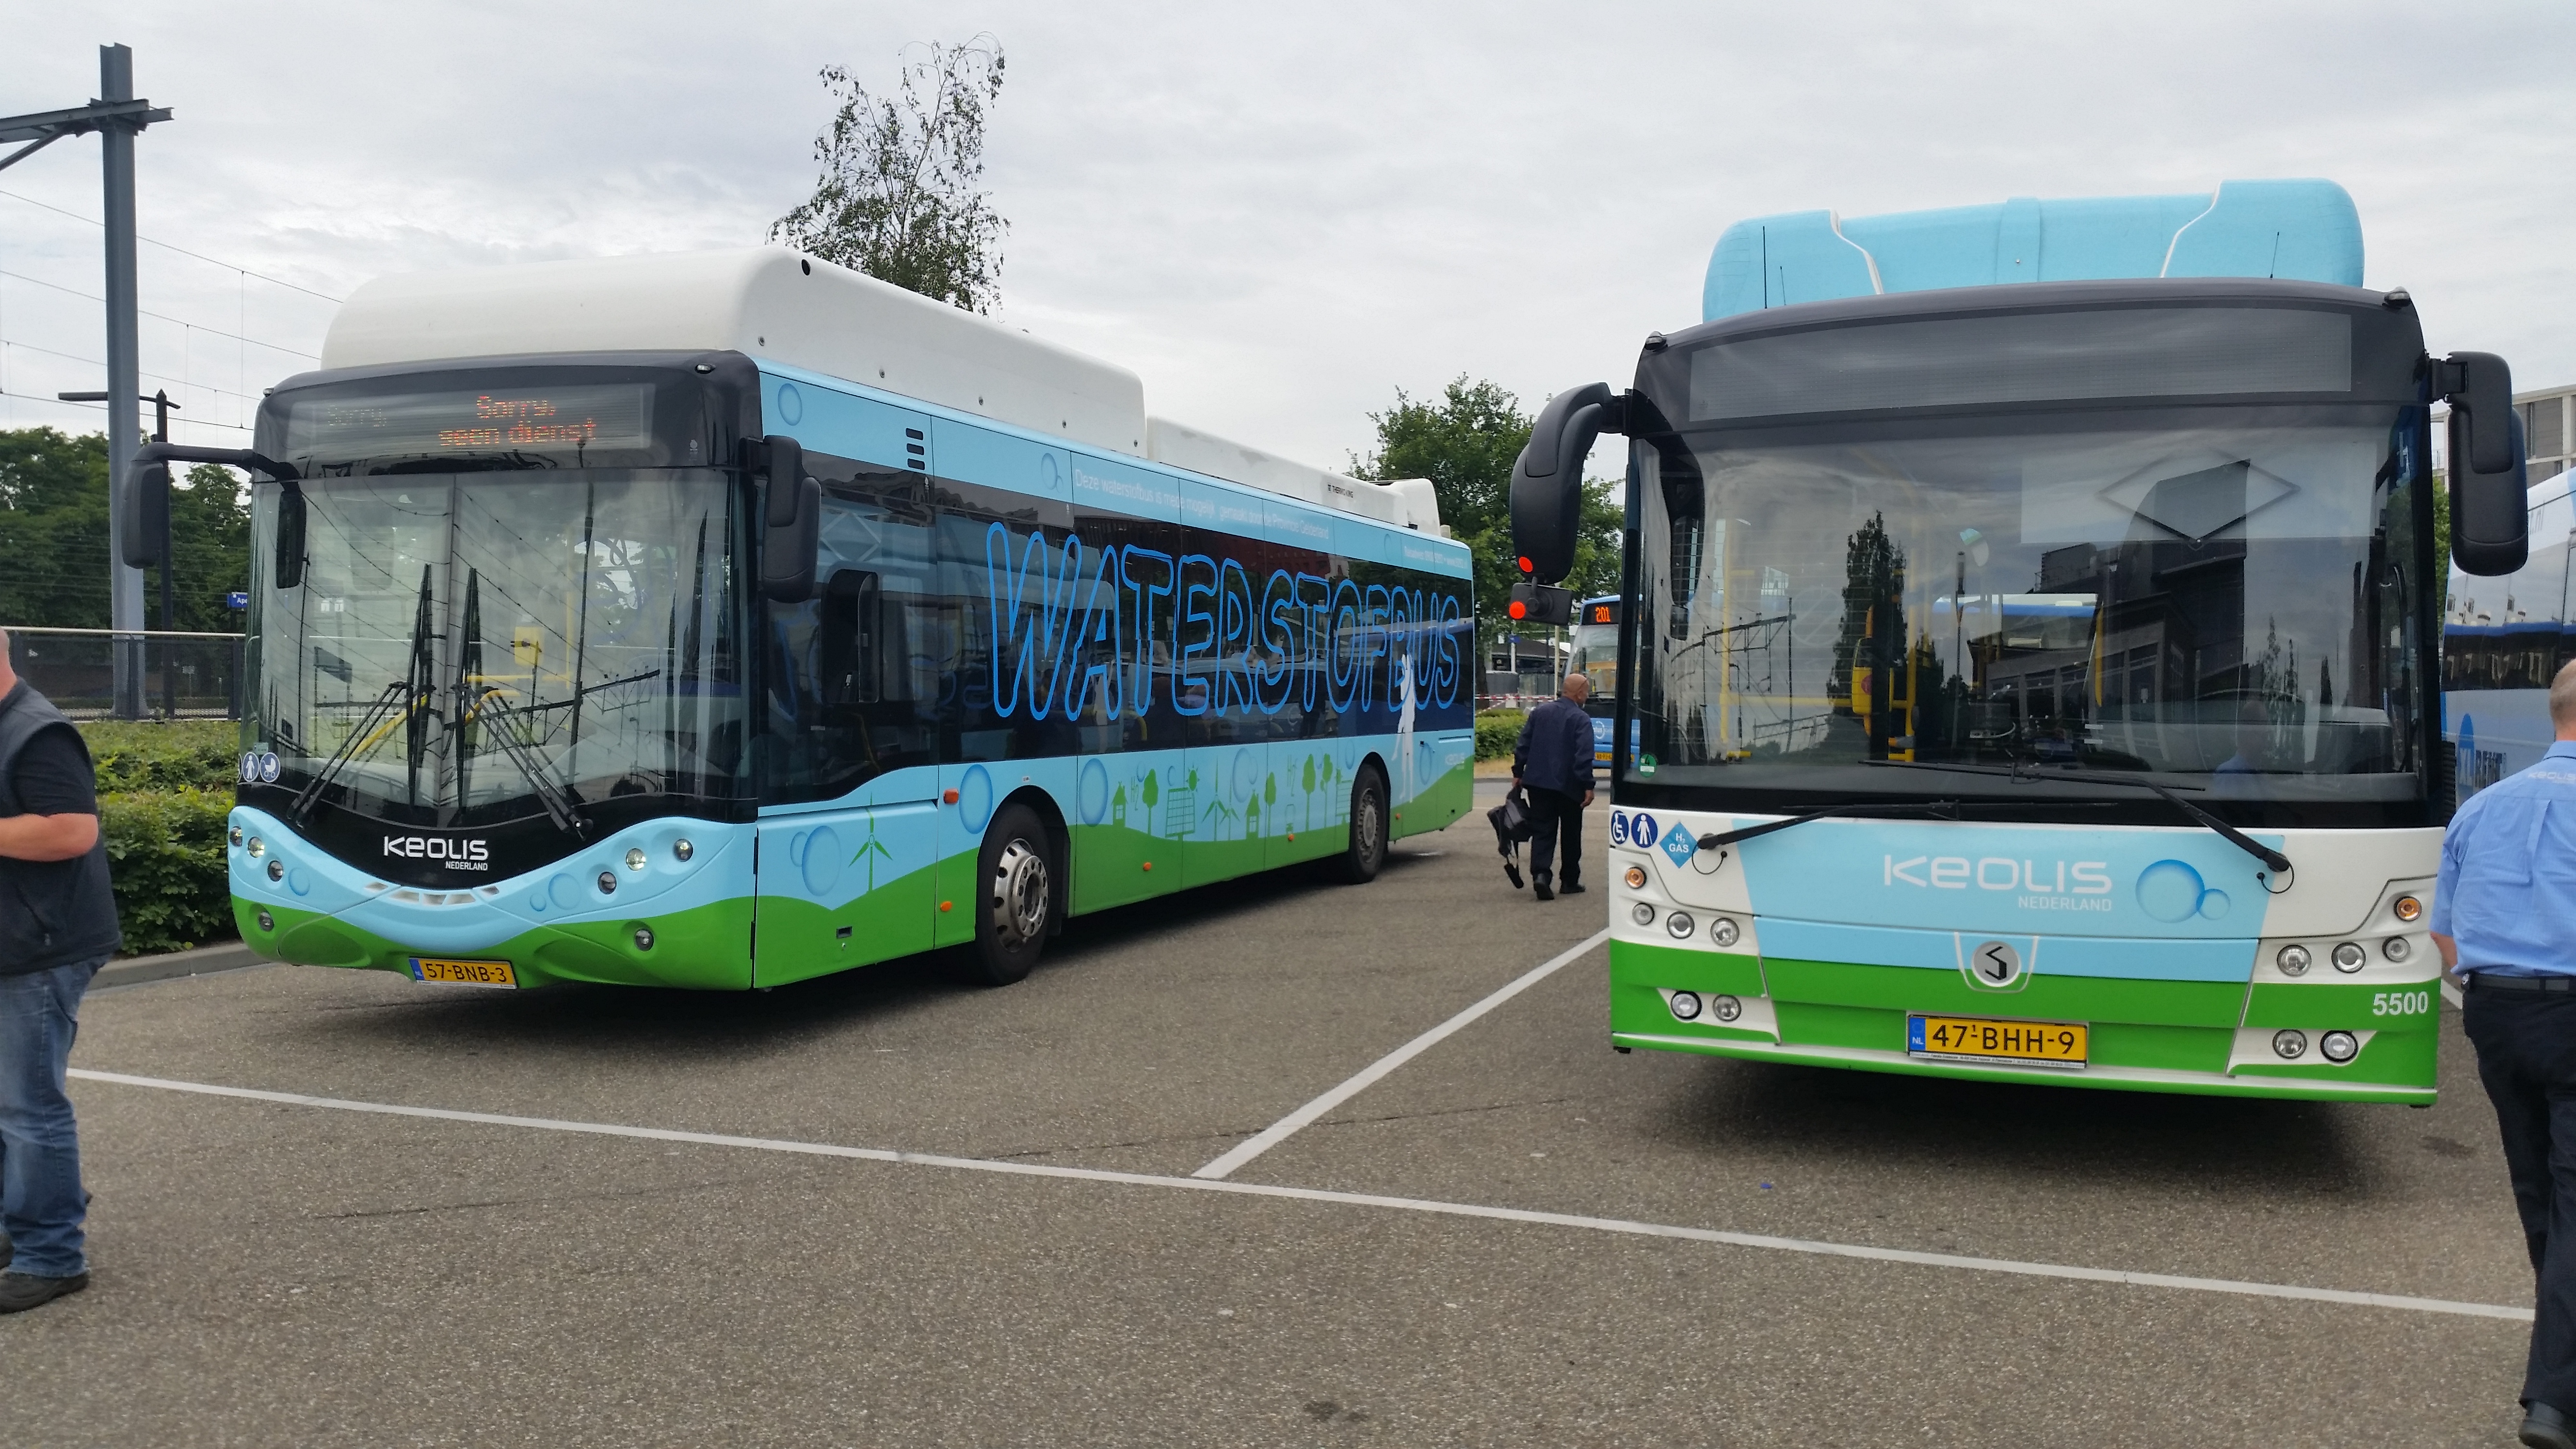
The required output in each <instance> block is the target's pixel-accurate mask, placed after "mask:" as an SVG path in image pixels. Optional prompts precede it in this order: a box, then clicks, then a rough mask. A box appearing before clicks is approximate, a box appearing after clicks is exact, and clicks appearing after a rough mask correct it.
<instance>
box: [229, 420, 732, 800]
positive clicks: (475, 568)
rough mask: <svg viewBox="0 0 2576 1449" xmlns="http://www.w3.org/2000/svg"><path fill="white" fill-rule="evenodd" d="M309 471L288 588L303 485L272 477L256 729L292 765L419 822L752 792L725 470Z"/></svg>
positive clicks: (259, 617)
mask: <svg viewBox="0 0 2576 1449" xmlns="http://www.w3.org/2000/svg"><path fill="white" fill-rule="evenodd" d="M299 492H300V497H301V504H300V511H301V514H302V527H301V529H300V532H301V534H302V558H303V566H302V576H301V578H300V579H291V585H290V586H289V587H284V588H281V587H278V581H279V571H278V570H277V568H276V565H275V563H274V552H275V550H276V548H277V546H278V540H279V537H280V529H279V527H278V523H279V515H280V513H281V511H282V510H284V511H292V510H294V509H296V508H297V507H298V506H299V505H297V504H294V503H293V502H291V501H289V499H288V496H287V495H286V494H285V491H284V489H283V488H282V487H281V485H278V484H274V483H263V484H262V485H260V487H259V489H258V491H257V494H256V497H255V500H254V509H255V512H254V523H253V528H254V533H253V536H254V538H255V539H257V540H258V544H259V548H260V549H261V552H262V554H263V556H262V557H260V558H258V559H256V560H255V561H254V574H255V576H256V577H257V580H258V582H259V584H260V585H261V587H260V588H259V589H258V590H257V593H256V597H255V600H254V609H255V611H256V612H255V617H254V618H253V619H252V621H251V633H252V637H253V639H254V640H256V641H257V643H256V645H255V650H254V658H253V661H252V670H253V678H254V695H253V699H254V701H255V703H254V706H253V723H252V737H253V738H255V739H259V740H263V741H267V742H268V743H267V746H266V748H267V749H268V750H271V751H274V752H275V753H276V755H277V756H278V762H279V772H280V773H279V778H278V780H277V781H276V783H277V784H279V785H281V786H283V787H285V788H288V789H293V790H297V791H299V792H300V796H299V798H303V797H304V796H305V795H307V794H309V798H310V799H311V800H313V801H319V802H322V803H328V804H333V805H338V806H342V807H344V808H347V809H350V810H353V811H356V812H358V813H360V814H362V815H365V816H368V817H371V818H375V819H381V820H386V821H389V822H398V823H408V824H415V825H422V826H456V825H481V824H494V823H500V822H504V821H511V820H518V819H522V818H526V817H530V816H553V817H555V823H556V824H557V825H559V826H560V825H565V824H567V823H568V821H569V822H579V821H580V820H581V818H582V816H583V815H584V814H585V813H586V812H587V811H588V810H589V809H590V808H591V807H593V806H596V805H599V804H602V803H603V802H609V801H619V802H621V803H631V804H637V805H643V804H648V802H658V801H660V800H663V799H666V798H668V797H674V796H676V797H684V798H687V799H692V800H708V799H723V798H729V797H731V796H733V795H735V794H736V793H738V785H739V783H740V767H741V761H742V758H743V740H742V735H743V719H744V702H743V694H742V690H741V687H740V683H739V680H740V674H739V670H740V652H741V651H740V648H739V642H740V641H739V630H738V626H737V611H736V609H735V608H734V606H733V605H732V604H731V603H730V602H729V600H731V599H732V598H733V597H734V589H733V585H732V581H731V571H732V569H733V568H734V567H735V560H736V558H737V553H738V551H737V548H736V545H735V537H736V530H737V526H738V521H737V519H736V518H735V510H734V507H733V504H732V502H731V500H732V498H733V489H732V487H731V485H730V484H729V483H728V481H727V480H726V478H725V477H724V475H722V474H720V473H716V472H713V471H707V470H680V469H636V470H590V471H553V470H548V471H518V472H471V473H409V474H394V475H383V474H379V475H374V476H365V477H340V478H317V479H310V480H307V481H305V482H304V483H302V484H301V485H300V489H299ZM296 532H298V530H297V529H296V528H294V527H293V526H291V524H290V526H289V527H288V528H287V529H286V530H284V534H285V537H286V539H287V543H288V546H289V547H292V546H293V542H294V535H295V534H296ZM289 574H290V578H291V575H292V569H290V570H289ZM317 780H319V781H320V784H319V785H318V786H317V785H316V781H317ZM633 797H642V798H641V799H636V798H633Z"/></svg>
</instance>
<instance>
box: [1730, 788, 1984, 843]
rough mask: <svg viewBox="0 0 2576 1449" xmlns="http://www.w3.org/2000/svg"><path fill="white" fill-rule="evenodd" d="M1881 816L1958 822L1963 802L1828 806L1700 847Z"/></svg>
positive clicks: (1917, 801)
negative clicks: (1812, 824) (1815, 822)
mask: <svg viewBox="0 0 2576 1449" xmlns="http://www.w3.org/2000/svg"><path fill="white" fill-rule="evenodd" d="M1877 815H1929V816H1932V817H1933V818H1935V819H1939V820H1956V819H1958V818H1959V802H1958V801H1956V800H1892V801H1887V802H1884V803H1877V804H1872V803H1867V802H1861V803H1855V804H1850V805H1828V806H1826V807H1825V808H1824V809H1822V810H1811V811H1809V812H1807V813H1806V814H1804V815H1792V816H1790V817H1788V818H1787V819H1785V820H1766V821H1764V822H1763V823H1761V824H1760V825H1747V826H1745V827H1744V828H1743V829H1741V830H1729V831H1727V832H1726V833H1724V834H1722V835H1703V836H1701V837H1700V838H1699V842H1698V844H1699V848H1700V849H1702V850H1716V849H1718V848H1719V847H1721V846H1727V845H1733V844H1735V843H1736V842H1738V841H1743V840H1752V839H1754V838H1756V837H1758V836H1764V835H1769V834H1770V833H1771V832H1773V831H1775V830H1786V829H1788V828H1789V827H1790V826H1792V825H1804V824H1806V823H1807V822H1808V821H1810V820H1838V819H1855V818H1856V819H1863V820H1866V819H1868V818H1870V817H1872V816H1877Z"/></svg>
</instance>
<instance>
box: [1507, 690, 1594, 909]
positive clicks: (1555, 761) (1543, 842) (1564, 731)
mask: <svg viewBox="0 0 2576 1449" xmlns="http://www.w3.org/2000/svg"><path fill="white" fill-rule="evenodd" d="M1591 697H1592V681H1591V680H1590V679H1589V678H1587V677H1585V676H1584V675H1582V674H1580V673H1575V674H1569V675H1567V676H1565V683H1564V684H1563V685H1562V686H1560V687H1559V688H1558V690H1557V694H1556V698H1554V699H1551V700H1549V701H1548V702H1547V703H1545V704H1542V705H1540V706H1539V707H1538V708H1536V709H1534V710H1531V711H1530V713H1529V718H1528V719H1526V720H1524V721H1522V722H1521V738H1520V743H1519V745H1518V746H1517V747H1516V748H1514V749H1513V751H1512V783H1513V784H1514V785H1518V786H1523V787H1525V788H1527V789H1528V791H1529V802H1530V824H1531V825H1532V826H1533V827H1534V828H1535V829H1536V830H1537V833H1536V834H1534V835H1532V836H1531V837H1530V894H1531V895H1534V896H1536V897H1538V898H1539V899H1540V900H1543V901H1551V900H1554V899H1556V898H1557V897H1558V896H1559V895H1569V896H1579V895H1581V894H1583V812H1584V811H1585V810H1586V809H1588V808H1590V806H1591V804H1592V716H1590V715H1588V714H1586V713H1584V712H1583V702H1584V701H1585V700H1587V699H1590V698H1591ZM1560 840H1562V843H1563V844H1564V846H1565V874H1564V877H1563V883H1562V885H1560V886H1559V887H1558V888H1556V889H1553V890H1551V889H1550V888H1549V885H1548V881H1549V877H1550V873H1551V872H1550V867H1551V865H1552V864H1553V862H1554V859H1555V856H1556V849H1557V845H1558V844H1559V842H1560Z"/></svg>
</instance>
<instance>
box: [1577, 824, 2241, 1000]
mask: <svg viewBox="0 0 2576 1449" xmlns="http://www.w3.org/2000/svg"><path fill="white" fill-rule="evenodd" d="M1720 818H1721V820H1723V819H1725V818H1726V817H1720ZM1762 818H1767V817H1746V818H1744V819H1740V820H1735V821H1734V822H1733V825H1734V826H1744V825H1752V824H1757V823H1760V819H1762ZM1719 828H1720V829H1724V828H1731V827H1728V826H1724V825H1721V826H1720V827H1719ZM2250 833H2251V834H2252V836H2253V838H2254V839H2256V840H2258V841H2260V842H2262V843H2264V844H2266V845H2269V846H2271V847H2273V848H2275V849H2278V848H2280V846H2281V843H2282V842H2281V839H2280V837H2279V836H2278V835H2275V834H2266V833H2264V832H2260V831H2256V832H2250ZM1971 840H1972V841H1973V844H1972V845H1970V846H1969V848H1973V849H1974V850H1975V851H1976V852H1977V854H1975V855H1973V856H1970V855H1965V854H1958V853H1956V852H1958V851H1960V850H1961V849H1962V847H1963V844H1966V843H1967V842H1968V841H1971ZM1610 843H1611V844H1612V845H1613V846H1614V847H1615V846H1622V845H1642V846H1646V847H1648V848H1651V849H1655V850H1658V851H1660V852H1662V854H1663V855H1664V856H1665V858H1666V859H1668V860H1670V861H1672V862H1673V864H1674V866H1675V867H1676V868H1677V869H1689V868H1692V867H1693V863H1694V862H1696V861H1698V860H1699V859H1700V857H1701V855H1702V852H1701V851H1700V850H1699V848H1698V846H1697V844H1696V843H1695V841H1694V840H1693V838H1692V836H1691V834H1690V832H1689V831H1687V830H1681V829H1674V830H1667V829H1666V828H1665V822H1664V821H1663V820H1661V819H1659V818H1658V817H1657V816H1656V814H1655V813H1654V812H1652V811H1647V810H1632V809H1616V810H1613V811H1611V813H1610ZM1730 848H1731V849H1733V850H1735V851H1738V852H1740V855H1739V856H1738V859H1739V860H1740V861H1741V863H1742V869H1743V872H1744V882H1745V888H1746V890H1747V892H1748V893H1749V896H1750V899H1751V902H1752V910H1753V912H1754V914H1755V915H1757V916H1758V917H1759V918H1760V920H1761V931H1762V949H1763V951H1764V953H1765V954H1767V955H1776V956H1787V957H1797V958H1799V959H1803V960H1814V961H1847V962H1852V963H1855V964H1859V965H1870V966H1907V967H1916V968H1920V969H1924V970H1938V971H1947V972H1956V971H1959V970H1960V969H1961V963H1962V961H1963V960H1964V959H1965V957H1964V952H1965V951H1966V950H1967V949H1968V948H1969V947H1972V946H1974V945H1975V944H1976V943H1977V942H1979V941H1986V940H1995V939H2003V940H2009V941H2013V942H2014V943H2015V944H2016V949H2019V950H2021V951H2023V953H2024V960H2025V962H2026V963H2027V970H2028V972H2029V974H2031V975H2040V974H2047V975H2054V976H2095V977H2112V978H2118V979H2124V980H2133V981H2228V982H2243V981H2247V980H2250V979H2251V977H2252V974H2253V970H2254V957H2255V948H2256V945H2257V944H2258V941H2259V939H2260V938H2261V937H2262V935H2263V923H2264V917H2265V916H2266V914H2267V913H2268V910H2269V907H2270V904H2271V897H2270V895H2269V893H2268V892H2267V891H2266V890H2265V888H2264V882H2263V881H2262V880H2261V879H2259V878H2258V876H2257V872H2259V871H2260V870H2261V869H2262V867H2261V865H2260V863H2259V862H2257V861H2256V860H2254V858H2253V857H2251V856H2249V855H2247V854H2245V853H2244V852H2243V851H2241V850H2238V849H2237V848H2236V847H2235V846H2233V845H2230V844H2228V843H2227V842H2226V841H2225V840H2224V839H2222V838H2221V837H2219V836H2218V835H2216V834H2215V833H2212V832H2208V831H2196V830H2167V829H2157V828H2145V827H2122V828H2087V827H2080V826H2065V825H2002V824H1991V825H1979V826H1977V827H1976V828H1975V831H1974V834H1973V836H1967V835H1966V834H1965V833H1964V832H1962V831H1961V829H1960V827H1958V826H1956V825H1944V824H1933V823H1926V822H1917V821H1840V820H1819V821H1815V822H1813V823H1810V824H1806V825H1801V826H1799V827H1797V828H1796V829H1794V830H1783V831H1780V832H1778V833H1777V834H1773V835H1766V836H1762V837H1759V838H1758V839H1754V840H1748V841H1744V842H1742V843H1740V844H1738V845H1736V846H1733V847H1730Z"/></svg>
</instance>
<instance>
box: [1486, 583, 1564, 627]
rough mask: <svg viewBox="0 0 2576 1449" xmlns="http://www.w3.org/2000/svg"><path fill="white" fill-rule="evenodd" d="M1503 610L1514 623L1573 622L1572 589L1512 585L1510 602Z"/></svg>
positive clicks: (1540, 585) (1539, 585) (1538, 585)
mask: <svg viewBox="0 0 2576 1449" xmlns="http://www.w3.org/2000/svg"><path fill="white" fill-rule="evenodd" d="M1503 612H1504V613H1506V614H1509V615H1511V616H1512V622H1513V623H1515V624H1571V623H1573V622H1574V591H1573V590H1572V589H1558V588H1550V587H1549V586H1548V585H1546V584H1514V585H1512V597H1511V602H1510V603H1507V604H1505V605H1504V606H1503Z"/></svg>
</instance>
